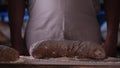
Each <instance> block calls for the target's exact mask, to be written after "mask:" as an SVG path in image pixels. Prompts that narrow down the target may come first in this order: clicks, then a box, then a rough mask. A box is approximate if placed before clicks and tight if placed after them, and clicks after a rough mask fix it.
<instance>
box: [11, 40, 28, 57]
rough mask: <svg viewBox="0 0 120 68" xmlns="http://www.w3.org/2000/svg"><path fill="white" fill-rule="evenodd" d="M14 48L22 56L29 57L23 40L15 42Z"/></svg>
mask: <svg viewBox="0 0 120 68" xmlns="http://www.w3.org/2000/svg"><path fill="white" fill-rule="evenodd" d="M12 47H13V48H14V49H16V50H17V51H18V52H19V54H20V55H26V56H28V55H29V53H28V50H27V47H26V44H25V41H24V40H23V39H21V40H16V41H15V42H13V43H12Z"/></svg>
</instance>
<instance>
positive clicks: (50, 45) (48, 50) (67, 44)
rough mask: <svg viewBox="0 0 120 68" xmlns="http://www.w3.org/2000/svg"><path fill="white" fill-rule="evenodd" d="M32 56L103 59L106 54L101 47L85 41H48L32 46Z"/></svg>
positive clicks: (39, 57) (38, 57)
mask: <svg viewBox="0 0 120 68" xmlns="http://www.w3.org/2000/svg"><path fill="white" fill-rule="evenodd" d="M33 46H34V47H33V49H32V51H31V52H32V53H31V54H32V56H33V57H34V58H37V59H41V58H57V57H77V58H92V59H104V58H106V54H105V51H104V49H103V48H102V46H101V45H99V44H96V43H91V42H87V41H68V40H64V41H55V40H48V41H43V42H41V43H36V44H35V45H33Z"/></svg>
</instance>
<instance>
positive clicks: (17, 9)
mask: <svg viewBox="0 0 120 68" xmlns="http://www.w3.org/2000/svg"><path fill="white" fill-rule="evenodd" d="M24 9H25V0H8V13H9V23H10V31H11V43H12V46H13V47H14V48H15V49H16V50H18V51H19V53H20V54H26V53H27V50H26V46H25V44H24V40H23V38H22V35H21V28H22V24H23V17H24Z"/></svg>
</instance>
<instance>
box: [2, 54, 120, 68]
mask: <svg viewBox="0 0 120 68" xmlns="http://www.w3.org/2000/svg"><path fill="white" fill-rule="evenodd" d="M0 68H120V58H108V59H105V60H93V59H76V58H66V57H64V58H56V59H53V58H51V59H33V58H32V57H24V56H21V58H20V59H19V60H18V61H15V62H0Z"/></svg>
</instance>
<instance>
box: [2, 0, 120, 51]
mask: <svg viewBox="0 0 120 68" xmlns="http://www.w3.org/2000/svg"><path fill="white" fill-rule="evenodd" d="M99 1H100V7H101V10H100V11H99V13H98V15H97V19H98V22H99V25H100V29H101V34H102V39H103V40H104V39H105V36H106V31H107V29H106V28H107V26H106V20H105V15H104V6H103V5H104V2H103V0H99ZM26 5H27V4H26ZM7 7H8V3H7V0H0V44H1V45H2V44H5V45H8V46H10V45H11V43H10V29H9V19H8V9H7ZM28 19H29V16H28V12H27V8H26V9H25V15H24V24H23V28H22V35H23V36H24V31H25V26H26V23H27V21H28ZM118 45H120V33H119V34H118ZM118 50H120V49H119V46H118Z"/></svg>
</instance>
